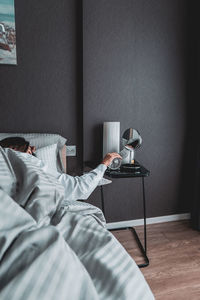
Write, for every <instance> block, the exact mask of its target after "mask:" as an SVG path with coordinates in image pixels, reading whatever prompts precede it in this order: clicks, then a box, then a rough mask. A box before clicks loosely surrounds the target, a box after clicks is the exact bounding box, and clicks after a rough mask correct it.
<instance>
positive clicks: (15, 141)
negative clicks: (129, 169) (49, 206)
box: [0, 137, 121, 200]
mask: <svg viewBox="0 0 200 300" xmlns="http://www.w3.org/2000/svg"><path fill="white" fill-rule="evenodd" d="M0 146H1V147H2V148H10V149H13V150H15V151H19V152H22V153H27V154H31V156H35V154H34V152H35V151H36V147H35V146H31V145H30V143H29V142H28V141H26V140H25V139H24V138H22V137H8V138H5V139H3V140H1V141H0ZM115 158H120V159H121V156H120V155H119V154H118V153H116V152H112V153H107V154H106V155H105V157H104V158H103V160H102V162H101V163H100V164H99V165H98V166H97V168H95V169H94V170H92V171H90V172H88V173H87V174H84V175H82V176H75V177H74V176H70V175H68V174H65V173H59V172H56V171H55V170H54V171H52V170H51V169H49V168H48V166H47V165H44V163H42V162H41V168H42V169H43V171H45V172H47V173H49V174H51V175H53V176H54V177H56V178H57V179H58V180H59V182H60V183H61V184H62V185H63V186H64V188H65V199H66V200H78V199H82V200H85V199H87V198H88V197H89V196H90V194H91V193H92V192H93V191H94V189H95V188H96V187H97V185H98V183H99V181H100V180H101V179H102V178H103V175H104V172H105V170H106V169H107V167H108V166H109V165H110V164H111V162H112V161H113V159H115ZM30 159H31V157H30ZM33 160H39V159H38V158H36V157H34V158H33ZM33 163H37V161H33Z"/></svg>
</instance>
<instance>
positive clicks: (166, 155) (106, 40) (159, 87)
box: [0, 0, 192, 221]
mask: <svg viewBox="0 0 200 300" xmlns="http://www.w3.org/2000/svg"><path fill="white" fill-rule="evenodd" d="M15 3H16V29H17V56H18V66H6V65H0V95H1V97H0V119H1V122H0V131H1V132H5V131H9V132H14V131H15V132H17V131H24V132H31V131H36V132H57V133H59V134H61V135H63V136H65V137H67V138H68V143H69V144H76V145H77V149H78V157H77V158H71V159H70V160H69V161H68V164H69V172H70V173H71V174H74V173H77V171H79V170H80V169H81V166H82V154H83V151H84V161H88V160H90V161H93V162H95V163H96V164H97V163H98V162H100V160H101V158H102V124H103V122H104V121H115V120H116V121H120V122H121V134H122V133H123V131H124V130H125V129H126V128H128V127H134V128H136V129H138V130H139V131H140V133H141V135H142V138H143V145H142V147H141V149H139V150H138V152H137V153H136V158H137V160H139V161H140V162H141V163H143V164H144V165H145V166H146V167H147V168H148V169H149V170H150V171H151V175H150V177H149V178H147V179H146V194H147V212H148V213H147V215H148V216H149V217H152V216H159V215H167V214H173V213H181V212H186V211H188V209H189V204H188V198H189V195H190V192H189V187H190V180H191V179H190V178H192V176H189V175H187V174H189V173H187V170H188V166H187V165H185V164H183V162H185V161H186V158H188V157H189V155H190V149H191V147H190V146H189V145H190V143H186V141H187V138H188V136H189V133H188V128H190V127H187V126H188V123H189V122H190V121H191V117H188V113H187V108H188V107H189V106H190V104H189V102H188V100H187V99H188V98H187V97H188V94H189V92H188V89H187V67H188V66H187V55H188V53H187V47H186V44H187V37H188V32H187V5H186V1H183V0H174V1H172V0H162V1H157V0H151V1H149V0H83V23H82V7H81V6H82V2H81V1H79V0H76V1H74V0H58V1H53V0H43V1H39V0H35V1H31V0H20V1H15ZM82 24H83V49H82ZM82 50H83V66H82ZM82 71H83V74H82ZM82 75H84V80H83V81H82ZM82 88H83V95H82ZM82 96H83V102H82ZM82 119H84V123H83V125H84V135H82V130H83V126H82ZM83 138H84V145H83ZM189 138H190V136H189ZM190 140H191V139H189V141H190ZM83 146H84V147H83ZM139 183H140V181H139V180H119V181H114V180H113V183H112V184H111V185H108V186H106V187H105V202H106V203H105V206H106V212H107V214H106V217H107V220H108V221H120V220H128V219H134V218H139V217H141V216H142V208H141V198H140V196H141V185H140V184H139ZM130 195H131V197H130ZM89 201H90V202H92V203H93V204H96V205H98V206H100V191H99V189H97V190H96V191H95V192H94V194H93V196H91V197H90V199H89Z"/></svg>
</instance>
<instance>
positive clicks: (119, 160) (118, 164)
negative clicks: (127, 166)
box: [109, 158, 121, 170]
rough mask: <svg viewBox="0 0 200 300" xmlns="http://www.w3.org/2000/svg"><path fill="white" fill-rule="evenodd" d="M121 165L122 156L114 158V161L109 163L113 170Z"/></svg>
mask: <svg viewBox="0 0 200 300" xmlns="http://www.w3.org/2000/svg"><path fill="white" fill-rule="evenodd" d="M120 166H121V159H120V158H114V159H113V161H112V163H111V164H110V165H109V168H110V169H111V170H117V169H119V167H120Z"/></svg>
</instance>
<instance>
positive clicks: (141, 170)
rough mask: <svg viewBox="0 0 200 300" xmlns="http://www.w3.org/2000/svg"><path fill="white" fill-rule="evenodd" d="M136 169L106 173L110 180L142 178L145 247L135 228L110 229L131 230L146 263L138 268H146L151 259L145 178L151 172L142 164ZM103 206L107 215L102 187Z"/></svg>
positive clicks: (107, 171)
mask: <svg viewBox="0 0 200 300" xmlns="http://www.w3.org/2000/svg"><path fill="white" fill-rule="evenodd" d="M134 165H135V168H134V169H132V170H131V171H128V172H127V171H124V170H122V167H121V168H120V169H119V170H109V169H107V170H106V172H105V175H106V177H108V178H115V179H119V178H124V179H125V178H133V179H134V178H138V177H140V178H141V182H142V203H143V218H144V246H143V245H142V242H141V241H140V238H139V236H138V235H137V232H136V230H135V228H134V227H123V228H115V229H110V231H115V230H130V231H131V232H132V234H133V236H134V237H135V239H136V242H137V244H138V246H139V248H140V251H141V254H142V256H143V258H144V261H145V263H143V264H139V265H138V267H139V268H142V267H146V266H148V265H149V259H148V256H147V232H146V198H145V184H144V178H145V177H147V176H149V174H150V171H149V170H147V169H146V168H145V167H143V166H142V165H141V164H140V163H138V162H135V164H134ZM101 204H102V211H103V213H104V215H105V205H104V190H103V186H101Z"/></svg>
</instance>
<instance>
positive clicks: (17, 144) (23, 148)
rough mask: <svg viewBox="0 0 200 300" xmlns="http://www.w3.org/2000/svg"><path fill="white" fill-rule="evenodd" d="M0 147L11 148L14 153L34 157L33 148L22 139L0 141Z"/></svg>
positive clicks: (9, 138)
mask: <svg viewBox="0 0 200 300" xmlns="http://www.w3.org/2000/svg"><path fill="white" fill-rule="evenodd" d="M0 146H1V147H3V148H11V149H13V150H16V151H20V152H24V153H28V154H32V155H34V152H35V150H36V149H35V146H30V143H29V142H28V141H26V140H25V139H24V138H22V137H18V136H16V137H8V138H5V139H3V140H1V141H0Z"/></svg>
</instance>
